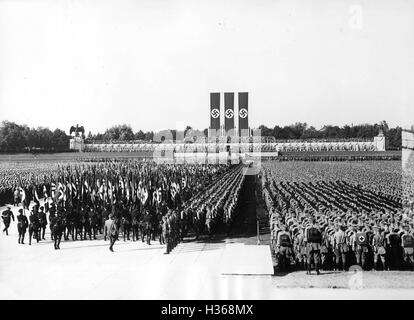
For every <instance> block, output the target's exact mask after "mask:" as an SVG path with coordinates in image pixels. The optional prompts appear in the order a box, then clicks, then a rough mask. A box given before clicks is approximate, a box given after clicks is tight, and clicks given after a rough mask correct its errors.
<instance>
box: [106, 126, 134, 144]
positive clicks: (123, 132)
mask: <svg viewBox="0 0 414 320" xmlns="http://www.w3.org/2000/svg"><path fill="white" fill-rule="evenodd" d="M104 137H105V140H112V141H126V140H133V139H134V132H133V131H132V128H131V126H129V125H126V124H123V125H117V126H113V127H111V128H109V129H107V130H106V131H105V133H104Z"/></svg>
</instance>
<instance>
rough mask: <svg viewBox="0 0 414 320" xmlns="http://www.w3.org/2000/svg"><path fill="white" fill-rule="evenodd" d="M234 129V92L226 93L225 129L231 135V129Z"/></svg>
mask: <svg viewBox="0 0 414 320" xmlns="http://www.w3.org/2000/svg"><path fill="white" fill-rule="evenodd" d="M233 129H234V93H233V92H225V93H224V130H225V131H226V134H227V135H229V131H230V130H233Z"/></svg>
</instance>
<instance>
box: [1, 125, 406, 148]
mask: <svg viewBox="0 0 414 320" xmlns="http://www.w3.org/2000/svg"><path fill="white" fill-rule="evenodd" d="M259 129H260V130H261V135H262V136H263V137H270V138H271V139H274V140H292V139H295V140H309V139H315V140H321V139H370V140H371V139H373V138H374V137H375V136H376V135H378V133H379V131H380V129H382V131H383V133H384V135H385V136H386V138H387V139H386V141H387V149H388V150H401V132H402V128H401V127H398V126H397V127H395V128H390V127H389V126H388V124H387V123H386V121H382V122H381V123H379V124H359V125H351V126H350V125H344V126H342V127H340V126H334V125H326V126H323V127H322V128H321V129H319V130H318V129H316V128H315V127H313V126H309V125H308V124H307V123H302V122H297V123H295V124H292V125H288V126H283V127H281V126H278V125H276V126H275V127H273V128H269V127H266V126H265V125H261V126H259ZM189 130H193V128H192V127H190V126H186V128H185V129H184V130H183V131H177V130H171V132H172V135H173V139H174V140H175V139H176V137H177V136H179V137H181V136H185V135H186V133H187V132H188V131H189ZM196 131H198V130H196ZM199 132H203V133H204V134H205V135H206V134H207V129H204V130H203V131H199ZM70 138H71V137H70V135H67V134H66V133H65V131H63V130H61V129H55V130H54V131H51V130H50V129H49V128H44V127H38V128H29V127H28V126H27V125H19V124H16V123H14V122H10V121H3V122H2V123H1V124H0V152H3V153H5V152H63V151H68V149H69V140H70ZM156 138H157V133H154V131H148V132H144V131H142V130H138V131H136V132H134V131H133V130H132V127H131V126H129V125H126V124H122V125H116V126H112V127H111V128H109V129H107V130H106V131H105V132H104V133H96V134H92V133H91V132H90V131H89V134H88V135H87V136H86V139H85V142H86V143H91V142H117V141H131V140H139V141H143V142H151V141H154V140H157V139H156Z"/></svg>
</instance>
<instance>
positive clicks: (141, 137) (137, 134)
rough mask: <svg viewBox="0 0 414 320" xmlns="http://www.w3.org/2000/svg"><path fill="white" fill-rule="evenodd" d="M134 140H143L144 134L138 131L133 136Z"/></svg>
mask: <svg viewBox="0 0 414 320" xmlns="http://www.w3.org/2000/svg"><path fill="white" fill-rule="evenodd" d="M134 138H135V140H145V133H144V131H142V130H139V131H138V132H136V133H135V135H134Z"/></svg>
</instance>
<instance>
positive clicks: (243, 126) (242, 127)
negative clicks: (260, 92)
mask: <svg viewBox="0 0 414 320" xmlns="http://www.w3.org/2000/svg"><path fill="white" fill-rule="evenodd" d="M248 129H249V109H248V92H239V135H240V136H242V135H246V133H248Z"/></svg>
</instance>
